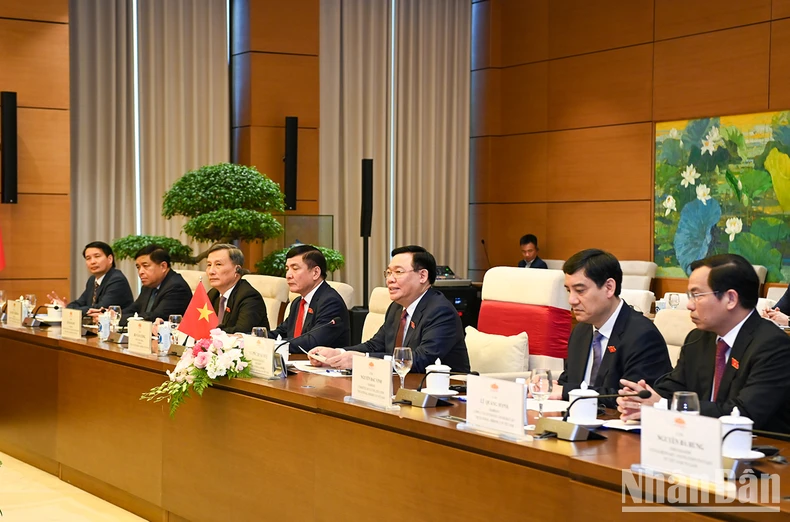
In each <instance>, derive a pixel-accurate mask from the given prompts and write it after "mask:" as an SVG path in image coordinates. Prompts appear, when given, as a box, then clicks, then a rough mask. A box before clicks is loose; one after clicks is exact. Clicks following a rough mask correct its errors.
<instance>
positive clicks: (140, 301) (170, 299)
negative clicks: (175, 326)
mask: <svg viewBox="0 0 790 522" xmlns="http://www.w3.org/2000/svg"><path fill="white" fill-rule="evenodd" d="M134 266H135V267H137V275H138V276H140V282H141V283H142V284H143V288H142V290H140V295H139V296H137V300H136V301H135V302H134V303H133V304H132V305H131V306H129V307H128V308H124V309H123V315H122V316H121V324H126V323H127V321H128V320H129V319H130V318H132V317H134V314H137V316H138V317H142V318H143V319H145V320H146V321H156V320H157V319H162V320H163V321H167V319H168V317H169V316H171V315H182V314H183V313H184V312H185V311H186V309H187V306H189V301H190V300H191V299H192V290H191V289H190V288H189V285H188V284H187V282H186V281H184V278H183V277H181V274H179V273H177V272H175V271H174V270H173V269H172V267H171V266H170V254H169V253H168V252H167V250H165V249H163V248H162V247H160V246H158V245H149V246H147V247H143V248H141V249H140V250H138V251H137V253H136V254H135V255H134Z"/></svg>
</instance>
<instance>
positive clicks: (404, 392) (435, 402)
mask: <svg viewBox="0 0 790 522" xmlns="http://www.w3.org/2000/svg"><path fill="white" fill-rule="evenodd" d="M432 373H442V374H447V375H480V374H479V373H478V372H453V371H450V372H445V371H441V370H436V371H430V372H427V373H426V374H425V376H424V377H423V378H422V380H421V381H420V384H419V386H417V389H416V390H409V389H407V388H401V389H399V390H398V393H397V394H395V400H394V401H392V402H393V404H396V403H400V404H410V405H412V406H416V407H418V408H433V407H436V406H451V405H452V403H450V402H447V401H445V400H442V399H441V398H439V397H437V396H436V395H430V394H427V393H424V392H423V391H421V390H422V386H423V384H425V379H427V378H428V376H429V375H430V374H432Z"/></svg>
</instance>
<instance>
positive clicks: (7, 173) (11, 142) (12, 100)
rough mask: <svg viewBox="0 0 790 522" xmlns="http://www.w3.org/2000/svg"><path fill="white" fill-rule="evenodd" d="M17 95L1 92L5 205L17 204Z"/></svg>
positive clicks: (0, 166)
mask: <svg viewBox="0 0 790 522" xmlns="http://www.w3.org/2000/svg"><path fill="white" fill-rule="evenodd" d="M16 140H17V128H16V93H15V92H8V91H3V92H0V147H1V148H2V161H0V190H2V199H1V200H0V201H2V202H3V203H17V201H18V198H17V147H16Z"/></svg>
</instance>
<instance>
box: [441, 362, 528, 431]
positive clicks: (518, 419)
mask: <svg viewBox="0 0 790 522" xmlns="http://www.w3.org/2000/svg"><path fill="white" fill-rule="evenodd" d="M525 408H526V404H525V403H524V385H523V384H521V383H517V382H511V381H504V380H501V379H492V378H490V377H480V376H477V375H469V376H468V377H467V380H466V422H462V423H459V424H457V425H456V427H457V428H458V429H459V430H461V431H468V432H472V433H477V434H480V435H486V436H488V437H495V438H498V439H503V440H507V441H510V442H531V441H532V440H533V437H532V436H531V435H527V434H526V433H525V431H524V411H525Z"/></svg>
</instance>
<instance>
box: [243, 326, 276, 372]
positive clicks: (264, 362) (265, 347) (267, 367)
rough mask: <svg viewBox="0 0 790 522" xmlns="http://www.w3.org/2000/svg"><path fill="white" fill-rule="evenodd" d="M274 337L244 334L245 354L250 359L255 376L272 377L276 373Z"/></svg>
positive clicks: (251, 369)
mask: <svg viewBox="0 0 790 522" xmlns="http://www.w3.org/2000/svg"><path fill="white" fill-rule="evenodd" d="M274 343H275V341H274V339H267V338H266V337H255V336H253V335H245V336H244V350H243V352H244V356H245V357H247V359H249V360H250V372H251V373H252V375H253V377H260V378H262V379H272V378H274V377H275V373H274Z"/></svg>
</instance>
